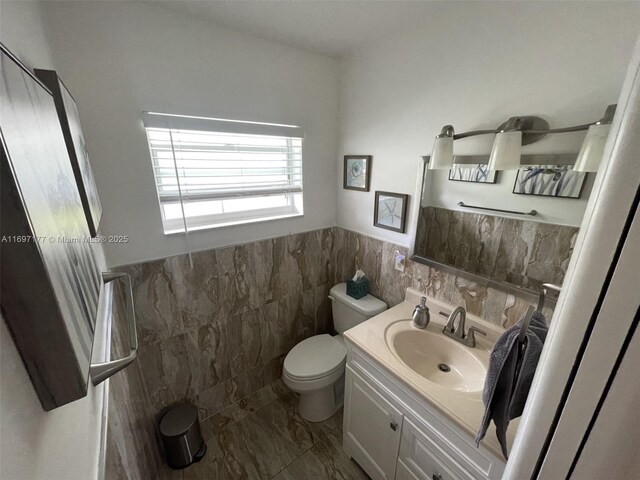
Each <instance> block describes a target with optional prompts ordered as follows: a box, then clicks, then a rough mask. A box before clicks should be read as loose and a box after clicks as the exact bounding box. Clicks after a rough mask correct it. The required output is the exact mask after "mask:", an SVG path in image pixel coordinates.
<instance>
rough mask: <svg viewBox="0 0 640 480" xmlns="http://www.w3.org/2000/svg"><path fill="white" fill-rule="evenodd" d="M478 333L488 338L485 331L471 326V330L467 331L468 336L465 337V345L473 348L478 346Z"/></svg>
mask: <svg viewBox="0 0 640 480" xmlns="http://www.w3.org/2000/svg"><path fill="white" fill-rule="evenodd" d="M476 332H478V333H479V334H480V335H484V336H485V337H486V336H487V332H485V331H484V330H482V329H480V328H478V327H476V326H471V327H469V330H467V334H466V335H465V336H464V343H465V345H468V346H469V347H471V348H473V347H475V346H476V336H475V333H476Z"/></svg>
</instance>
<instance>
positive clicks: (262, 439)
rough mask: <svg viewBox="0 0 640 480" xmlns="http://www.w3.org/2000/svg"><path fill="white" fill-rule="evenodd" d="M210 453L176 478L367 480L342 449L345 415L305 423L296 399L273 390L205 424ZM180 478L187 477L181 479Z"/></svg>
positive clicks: (281, 388) (280, 386)
mask: <svg viewBox="0 0 640 480" xmlns="http://www.w3.org/2000/svg"><path fill="white" fill-rule="evenodd" d="M201 426H202V431H203V436H204V437H205V440H206V441H207V447H208V451H207V453H206V455H205V457H204V458H203V459H202V461H201V462H199V463H197V464H194V465H192V466H190V467H188V468H186V469H185V470H182V471H181V472H174V473H175V474H176V475H175V477H174V476H172V477H171V478H172V480H173V478H177V479H180V478H182V479H183V480H205V479H206V480H209V479H211V480H213V479H215V480H226V479H230V480H231V479H232V480H235V479H247V480H253V479H257V480H270V479H275V480H291V479H295V480H307V479H310V480H311V479H318V480H325V479H326V480H352V479H353V480H367V479H368V478H369V477H368V476H367V474H366V473H364V471H363V470H362V469H361V468H360V467H359V466H358V465H357V464H356V463H355V462H354V461H353V460H350V459H349V458H348V457H347V456H346V455H345V453H344V452H343V450H342V410H340V411H339V412H337V413H336V414H335V415H334V416H333V417H331V418H330V419H328V420H325V421H324V422H321V423H311V422H306V421H305V420H303V419H302V418H301V417H300V415H299V414H298V412H297V397H296V394H295V393H293V392H291V391H289V390H288V389H287V388H286V387H285V386H284V385H283V384H282V383H281V382H276V383H274V384H272V385H269V386H267V387H265V388H263V389H262V390H260V391H258V392H256V393H255V394H253V395H251V396H249V397H247V398H246V399H245V400H242V401H240V402H238V403H237V404H236V405H232V406H231V407H229V408H227V409H225V410H223V411H222V412H220V413H218V414H216V415H214V416H213V417H209V418H208V419H206V420H203V421H202V422H201ZM180 473H181V474H182V476H180Z"/></svg>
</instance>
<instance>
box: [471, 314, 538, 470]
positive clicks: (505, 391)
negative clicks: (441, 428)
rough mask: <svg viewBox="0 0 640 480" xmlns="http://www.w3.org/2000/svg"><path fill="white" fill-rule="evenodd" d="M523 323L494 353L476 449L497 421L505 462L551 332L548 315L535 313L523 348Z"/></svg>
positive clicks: (510, 331)
mask: <svg viewBox="0 0 640 480" xmlns="http://www.w3.org/2000/svg"><path fill="white" fill-rule="evenodd" d="M523 321H524V317H522V318H521V319H520V321H519V322H518V323H516V324H515V325H514V326H512V327H511V328H508V329H507V330H505V332H504V333H503V334H502V335H500V338H498V340H497V341H496V344H495V345H494V346H493V350H491V356H490V358H489V368H488V370H487V379H486V380H485V383H484V391H483V392H482V402H483V403H484V406H485V411H484V416H483V418H482V423H481V424H480V430H479V431H478V434H477V435H476V446H478V445H480V440H482V439H483V438H484V436H485V434H486V433H487V429H488V428H489V424H490V423H491V420H493V423H495V425H496V435H497V437H498V441H499V442H500V446H501V447H502V454H503V455H504V458H505V459H507V458H508V456H507V427H508V426H509V421H510V420H512V419H514V418H516V417H519V416H520V415H522V410H524V405H525V403H526V401H527V396H528V395H529V389H530V388H531V382H532V381H533V375H534V374H535V371H536V367H537V366H538V360H539V359H540V353H541V352H542V347H543V345H544V341H545V339H546V338H547V331H548V329H547V322H546V320H545V318H544V315H542V314H541V313H540V312H534V314H533V316H532V317H531V321H530V322H529V328H528V329H527V332H526V337H525V341H524V342H523V344H522V345H520V343H519V342H518V335H519V334H520V326H521V325H522V322H523Z"/></svg>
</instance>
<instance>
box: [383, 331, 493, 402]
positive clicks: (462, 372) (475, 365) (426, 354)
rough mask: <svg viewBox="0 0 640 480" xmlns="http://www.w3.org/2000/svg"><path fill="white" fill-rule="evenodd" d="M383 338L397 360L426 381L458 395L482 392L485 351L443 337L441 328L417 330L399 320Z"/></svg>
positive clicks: (484, 372)
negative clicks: (459, 393)
mask: <svg viewBox="0 0 640 480" xmlns="http://www.w3.org/2000/svg"><path fill="white" fill-rule="evenodd" d="M385 339H386V342H387V346H388V347H389V349H390V350H391V352H392V353H393V354H394V355H395V356H396V358H398V360H400V361H401V362H402V363H404V364H405V365H406V366H407V367H409V368H410V369H411V370H413V371H414V372H415V373H417V374H418V375H420V376H421V377H423V378H425V379H426V380H428V381H430V382H432V383H435V384H437V385H439V386H441V387H443V388H446V389H450V390H457V391H460V392H477V391H480V390H482V387H483V386H484V380H485V376H486V374H487V363H486V362H487V360H486V359H487V354H486V352H483V351H481V350H479V349H477V348H469V347H466V346H464V345H462V344H460V343H458V342H456V341H455V340H452V339H450V338H448V337H445V336H444V335H443V334H442V327H441V326H438V325H433V324H432V325H429V326H428V327H427V328H426V329H424V330H420V329H417V328H415V327H414V326H413V325H412V323H411V321H410V320H401V321H398V322H395V323H393V324H391V325H390V326H389V327H387V331H386V334H385Z"/></svg>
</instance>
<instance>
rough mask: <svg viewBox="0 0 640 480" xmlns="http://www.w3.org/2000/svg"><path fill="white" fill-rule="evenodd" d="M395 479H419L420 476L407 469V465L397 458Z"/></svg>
mask: <svg viewBox="0 0 640 480" xmlns="http://www.w3.org/2000/svg"><path fill="white" fill-rule="evenodd" d="M396 480H420V477H418V476H417V475H416V474H415V473H413V472H412V471H411V470H409V467H407V466H406V465H405V463H404V462H403V461H402V460H398V465H397V466H396Z"/></svg>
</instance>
